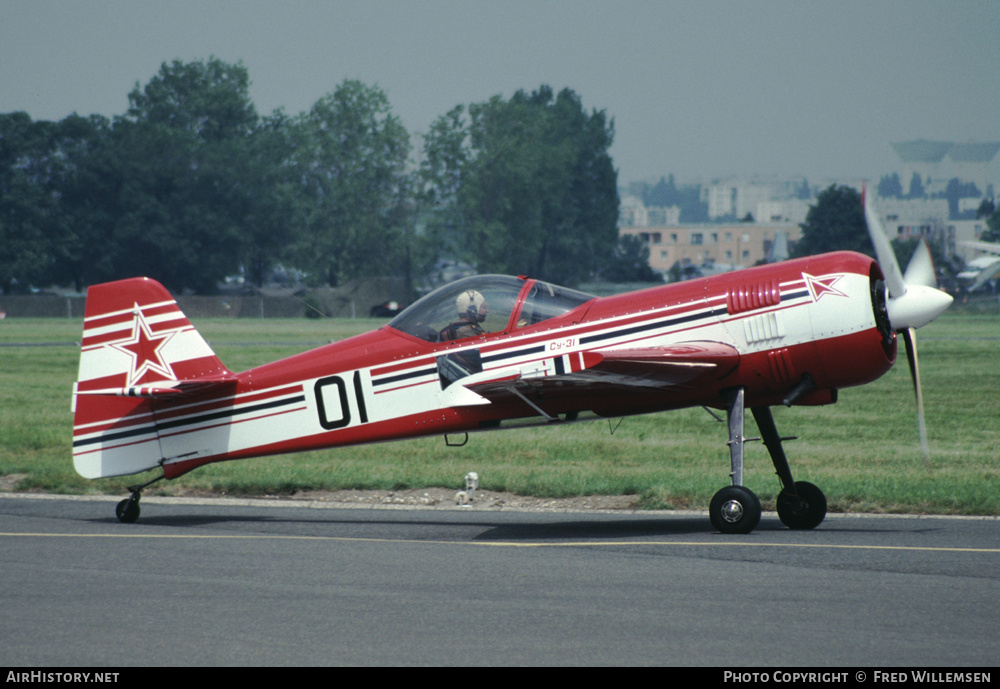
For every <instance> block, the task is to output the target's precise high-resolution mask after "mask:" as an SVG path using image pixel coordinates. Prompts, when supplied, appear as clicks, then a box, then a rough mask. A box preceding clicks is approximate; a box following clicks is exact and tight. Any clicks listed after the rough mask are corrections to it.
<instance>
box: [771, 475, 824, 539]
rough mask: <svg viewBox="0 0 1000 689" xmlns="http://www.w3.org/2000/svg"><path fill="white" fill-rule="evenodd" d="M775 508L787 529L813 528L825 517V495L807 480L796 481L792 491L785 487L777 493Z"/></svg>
mask: <svg viewBox="0 0 1000 689" xmlns="http://www.w3.org/2000/svg"><path fill="white" fill-rule="evenodd" d="M775 508H776V509H777V511H778V518H779V519H780V520H781V523H782V524H784V525H785V526H787V527H788V528H789V529H815V528H816V527H817V526H819V525H820V523H822V521H823V519H824V518H825V517H826V496H825V495H823V491H821V490H820V489H819V488H817V487H816V486H814V485H813V484H811V483H809V482H808V481H796V482H795V491H794V492H792V491H789V490H788V489H787V488H785V489H783V490H782V491H781V493H779V494H778V499H777V501H776V503H775Z"/></svg>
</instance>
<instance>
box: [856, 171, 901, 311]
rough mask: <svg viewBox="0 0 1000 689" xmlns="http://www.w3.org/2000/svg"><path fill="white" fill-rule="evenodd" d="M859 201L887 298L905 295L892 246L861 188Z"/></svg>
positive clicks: (865, 193) (865, 192) (863, 188)
mask: <svg viewBox="0 0 1000 689" xmlns="http://www.w3.org/2000/svg"><path fill="white" fill-rule="evenodd" d="M861 200H862V203H863V204H864V207H865V223H866V224H867V225H868V236H869V237H871V240H872V246H874V247H875V259H876V260H877V261H878V264H879V266H881V268H882V274H883V276H884V277H885V286H886V287H887V288H888V289H889V298H890V299H894V298H896V297H901V296H903V295H904V294H906V281H905V280H904V279H903V273H902V271H900V269H899V262H898V261H897V260H896V252H895V251H893V250H892V244H890V243H889V237H888V236H887V235H886V233H885V228H884V227H882V221H881V220H879V217H878V214H877V213H876V212H875V209H874V208H873V207H872V204H871V199H870V198H869V197H868V194H867V191H866V189H865V187H862V188H861Z"/></svg>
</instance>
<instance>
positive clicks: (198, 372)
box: [73, 278, 235, 478]
mask: <svg viewBox="0 0 1000 689" xmlns="http://www.w3.org/2000/svg"><path fill="white" fill-rule="evenodd" d="M232 381H235V376H234V375H233V374H232V373H231V372H230V371H229V370H228V369H227V368H226V367H225V366H223V365H222V362H221V361H219V358H218V357H217V356H216V355H215V353H214V352H213V351H212V349H211V347H210V346H209V345H208V343H207V342H206V341H205V340H204V338H203V337H202V336H201V334H199V333H198V331H197V330H195V329H194V327H193V326H192V325H191V322H190V321H189V320H188V319H187V317H186V316H185V315H184V313H183V312H182V311H181V310H180V307H178V305H177V302H176V301H175V300H174V299H173V297H171V296H170V293H169V292H167V290H166V289H165V288H164V287H163V286H162V285H161V284H159V283H158V282H156V281H155V280H151V279H149V278H132V279H129V280H120V281H118V282H109V283H104V284H101V285H94V286H93V287H91V288H90V289H89V290H88V291H87V305H86V310H85V315H84V324H83V340H82V343H81V352H80V370H79V374H78V376H77V381H76V384H75V386H74V390H73V462H74V466H75V467H76V470H77V472H78V473H79V474H80V475H82V476H84V477H86V478H103V477H108V476H122V475H125V474H135V473H138V472H141V471H145V470H147V469H152V468H154V467H156V466H158V465H159V464H160V462H161V461H162V460H163V453H162V452H161V449H160V442H159V434H158V431H157V427H156V419H155V410H156V405H157V402H156V400H157V399H165V398H170V397H173V396H176V395H179V394H185V391H188V390H190V389H191V388H192V387H193V386H204V385H211V384H216V383H227V382H232Z"/></svg>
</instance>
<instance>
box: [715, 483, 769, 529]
mask: <svg viewBox="0 0 1000 689" xmlns="http://www.w3.org/2000/svg"><path fill="white" fill-rule="evenodd" d="M708 517H709V519H711V520H712V526H714V527H715V528H716V529H718V530H719V531H721V532H722V533H725V534H737V533H738V534H748V533H750V532H751V531H753V530H754V529H755V528H757V524H759V523H760V500H759V499H758V498H757V496H756V495H754V493H753V491H752V490H750V489H749V488H745V487H743V486H727V487H726V488H723V489H722V490H720V491H719V492H718V493H716V494H715V497H713V498H712V503H711V504H710V505H709V506H708Z"/></svg>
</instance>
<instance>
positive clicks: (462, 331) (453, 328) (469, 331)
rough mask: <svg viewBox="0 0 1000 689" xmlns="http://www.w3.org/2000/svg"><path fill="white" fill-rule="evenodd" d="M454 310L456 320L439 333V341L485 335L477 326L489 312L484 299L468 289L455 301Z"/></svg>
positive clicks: (480, 327)
mask: <svg viewBox="0 0 1000 689" xmlns="http://www.w3.org/2000/svg"><path fill="white" fill-rule="evenodd" d="M455 309H456V310H457V311H458V320H457V321H456V322H454V323H451V324H450V325H448V326H447V327H446V328H445V329H444V330H442V331H441V341H442V342H444V341H446V340H460V339H462V338H465V337H475V336H476V335H485V334H486V331H485V330H483V328H482V326H480V325H479V324H480V323H482V322H483V321H485V320H486V316H487V314H488V313H489V311H488V310H487V308H486V298H485V297H483V295H482V294H480V293H479V292H477V291H476V290H474V289H469V290H466V291H464V292H462V293H461V294H459V295H458V298H457V299H455Z"/></svg>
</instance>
